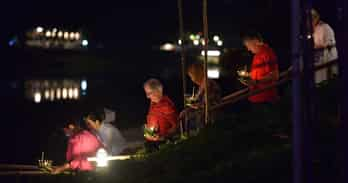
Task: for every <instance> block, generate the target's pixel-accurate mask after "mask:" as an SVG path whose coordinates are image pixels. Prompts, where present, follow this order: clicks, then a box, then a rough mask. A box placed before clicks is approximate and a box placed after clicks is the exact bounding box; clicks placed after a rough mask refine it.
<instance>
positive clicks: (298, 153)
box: [291, 0, 303, 183]
mask: <svg viewBox="0 0 348 183" xmlns="http://www.w3.org/2000/svg"><path fill="white" fill-rule="evenodd" d="M291 12H292V15H291V17H292V19H291V28H292V30H291V32H292V36H291V55H292V67H293V74H292V75H293V80H292V123H293V129H292V131H293V132H292V133H293V182H294V183H303V164H302V162H303V153H302V145H303V144H302V139H303V137H302V133H303V129H302V110H301V106H302V104H301V70H300V62H301V55H300V43H301V42H300V34H301V33H300V30H301V28H300V27H301V26H300V22H301V21H300V20H301V8H300V0H293V1H292V3H291Z"/></svg>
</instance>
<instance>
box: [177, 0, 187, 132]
mask: <svg viewBox="0 0 348 183" xmlns="http://www.w3.org/2000/svg"><path fill="white" fill-rule="evenodd" d="M178 14H179V34H180V36H179V37H180V38H179V39H180V40H181V45H180V47H181V52H180V53H181V57H180V58H181V78H182V95H183V108H185V94H186V61H185V58H186V55H185V51H186V50H185V33H184V15H183V10H182V0H178ZM182 123H183V120H181V121H180V132H181V136H183V135H184V128H183V124H182Z"/></svg>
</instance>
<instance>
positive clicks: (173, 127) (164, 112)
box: [144, 79, 178, 152]
mask: <svg viewBox="0 0 348 183" xmlns="http://www.w3.org/2000/svg"><path fill="white" fill-rule="evenodd" d="M144 91H145V94H146V97H147V98H148V99H149V100H150V102H151V103H150V107H149V112H148V114H147V123H146V124H145V127H144V137H145V149H146V151H147V152H153V151H156V150H159V145H160V144H162V143H165V142H166V140H170V139H172V137H173V136H174V135H175V133H176V132H177V124H178V114H177V110H176V108H175V105H174V103H173V102H172V100H170V99H169V97H168V96H166V95H163V85H162V83H161V82H160V81H159V80H157V79H149V80H147V81H146V82H145V83H144Z"/></svg>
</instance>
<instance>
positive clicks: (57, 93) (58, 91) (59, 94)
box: [56, 88, 62, 99]
mask: <svg viewBox="0 0 348 183" xmlns="http://www.w3.org/2000/svg"><path fill="white" fill-rule="evenodd" d="M56 97H57V99H60V98H61V97H62V91H61V89H60V88H57V91H56Z"/></svg>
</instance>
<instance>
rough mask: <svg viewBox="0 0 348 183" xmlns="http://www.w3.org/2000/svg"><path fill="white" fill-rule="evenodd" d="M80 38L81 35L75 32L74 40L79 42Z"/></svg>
mask: <svg viewBox="0 0 348 183" xmlns="http://www.w3.org/2000/svg"><path fill="white" fill-rule="evenodd" d="M80 38H81V35H80V33H78V32H75V39H76V40H79V39H80Z"/></svg>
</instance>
